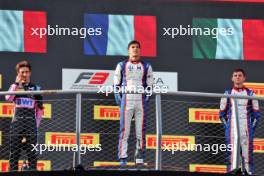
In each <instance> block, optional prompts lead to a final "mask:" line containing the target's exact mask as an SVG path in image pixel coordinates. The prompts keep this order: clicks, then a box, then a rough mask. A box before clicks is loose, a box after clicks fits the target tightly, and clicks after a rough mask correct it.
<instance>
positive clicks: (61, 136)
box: [45, 132, 100, 145]
mask: <svg viewBox="0 0 264 176" xmlns="http://www.w3.org/2000/svg"><path fill="white" fill-rule="evenodd" d="M75 136H76V135H75V133H60V132H46V134H45V143H46V144H48V145H55V144H57V145H64V144H67V145H68V144H73V145H74V144H76V137H75ZM99 142H100V141H99V134H97V133H82V134H81V142H80V143H81V144H86V145H89V144H94V145H96V144H100V143H99Z"/></svg>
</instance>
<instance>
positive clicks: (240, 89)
mask: <svg viewBox="0 0 264 176" xmlns="http://www.w3.org/2000/svg"><path fill="white" fill-rule="evenodd" d="M233 89H234V90H236V91H238V92H239V91H243V90H245V89H246V87H245V86H244V85H243V86H242V87H236V86H233Z"/></svg>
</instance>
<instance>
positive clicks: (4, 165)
mask: <svg viewBox="0 0 264 176" xmlns="http://www.w3.org/2000/svg"><path fill="white" fill-rule="evenodd" d="M27 163H28V162H27ZM22 164H23V161H22V160H19V162H18V168H19V169H18V170H21V167H22ZM9 170H10V168H9V161H8V160H0V172H8V171H9ZM37 170H38V171H50V170H51V161H50V160H39V161H38V162H37Z"/></svg>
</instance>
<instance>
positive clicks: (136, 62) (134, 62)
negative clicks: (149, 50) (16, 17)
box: [128, 60, 141, 64]
mask: <svg viewBox="0 0 264 176" xmlns="http://www.w3.org/2000/svg"><path fill="white" fill-rule="evenodd" d="M128 62H130V63H132V64H138V63H140V62H141V61H140V60H139V61H130V60H128Z"/></svg>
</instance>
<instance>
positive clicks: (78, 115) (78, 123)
mask: <svg viewBox="0 0 264 176" xmlns="http://www.w3.org/2000/svg"><path fill="white" fill-rule="evenodd" d="M81 117H82V94H81V93H77V94H76V145H77V147H78V150H77V152H76V155H75V156H76V157H75V167H76V166H78V165H80V164H81V155H80V143H81Z"/></svg>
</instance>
